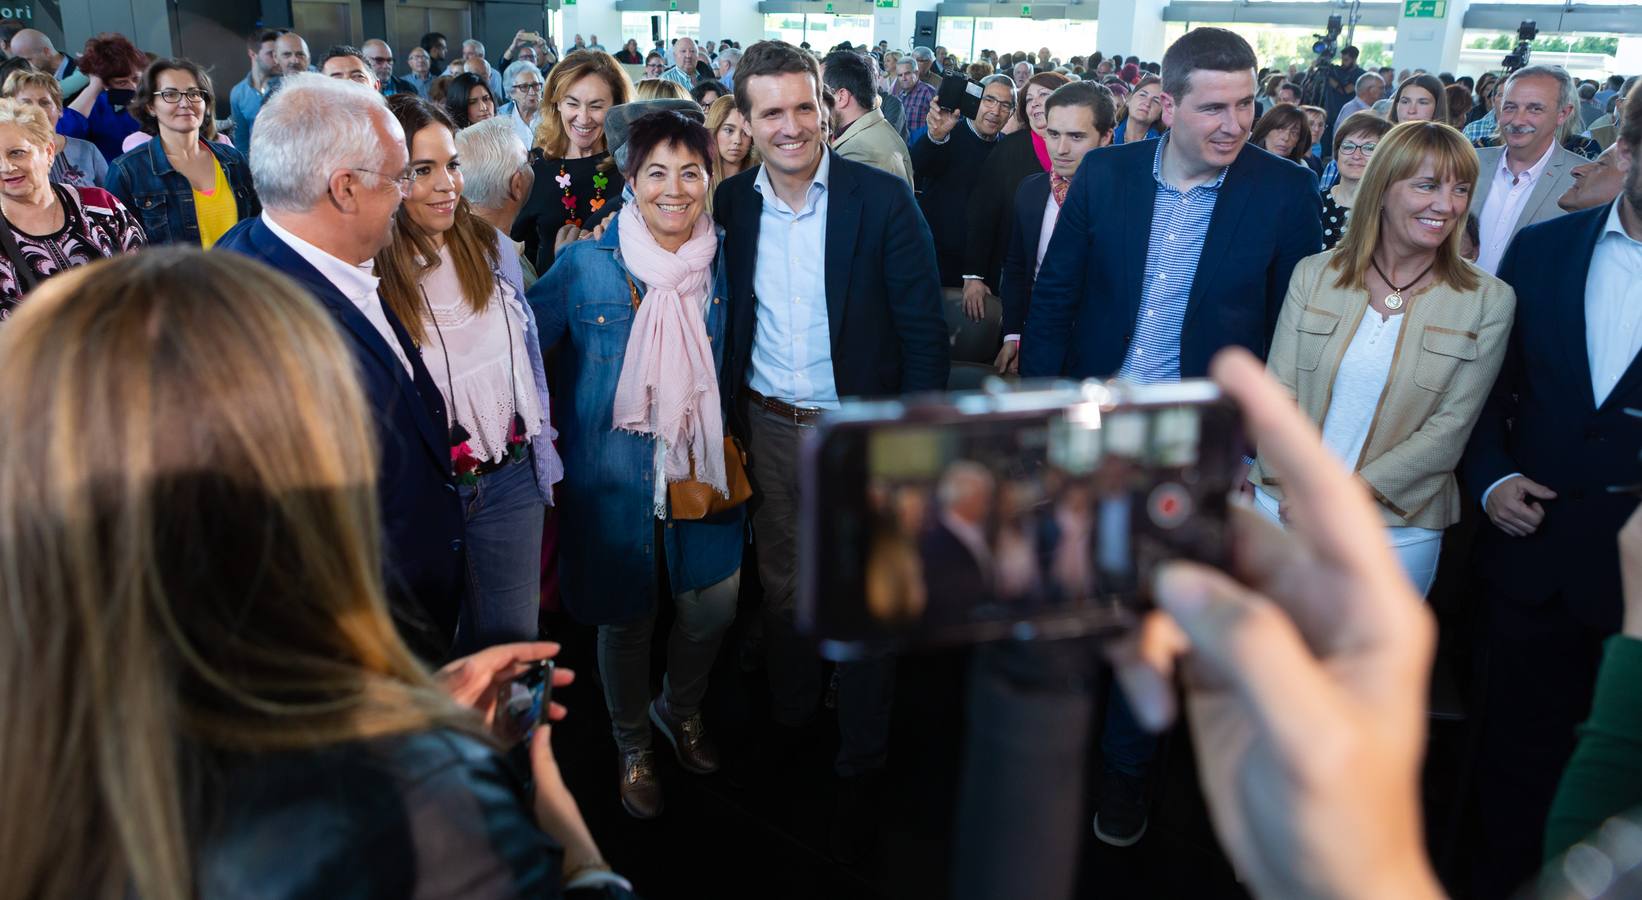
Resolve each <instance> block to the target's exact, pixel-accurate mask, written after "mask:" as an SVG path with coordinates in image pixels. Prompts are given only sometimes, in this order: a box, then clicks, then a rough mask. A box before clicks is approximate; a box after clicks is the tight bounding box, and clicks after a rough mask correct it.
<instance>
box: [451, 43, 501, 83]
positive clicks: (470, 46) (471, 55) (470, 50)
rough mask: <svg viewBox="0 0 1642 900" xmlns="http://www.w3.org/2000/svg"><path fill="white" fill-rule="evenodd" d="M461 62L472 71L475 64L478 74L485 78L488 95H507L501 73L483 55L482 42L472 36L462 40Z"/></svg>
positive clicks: (483, 46)
mask: <svg viewBox="0 0 1642 900" xmlns="http://www.w3.org/2000/svg"><path fill="white" fill-rule="evenodd" d="M462 63H463V65H465V66H466V67H467V70H468V71H469V72H472V71H473V69H474V67H475V66H477V67H478V68H479V69H480V72H479V73H478V74H479V75H480V77H482V78H484V79H485V83H486V85H487V86H488V87H489V88H490V96H492V97H505V96H507V85H505V84H503V83H502V73H500V72H498V71H496V67H495V66H493V65H491V64H490V60H489V59H487V58H486V57H485V45H484V43H483V42H481V41H476V40H474V39H473V38H468V39H467V40H465V41H463V42H462Z"/></svg>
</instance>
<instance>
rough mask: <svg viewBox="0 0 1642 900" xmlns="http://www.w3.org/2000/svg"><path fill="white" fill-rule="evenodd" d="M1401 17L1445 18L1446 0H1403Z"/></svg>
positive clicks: (1446, 11) (1446, 14)
mask: <svg viewBox="0 0 1642 900" xmlns="http://www.w3.org/2000/svg"><path fill="white" fill-rule="evenodd" d="M1403 17H1404V18H1407V19H1444V18H1447V17H1448V0H1403Z"/></svg>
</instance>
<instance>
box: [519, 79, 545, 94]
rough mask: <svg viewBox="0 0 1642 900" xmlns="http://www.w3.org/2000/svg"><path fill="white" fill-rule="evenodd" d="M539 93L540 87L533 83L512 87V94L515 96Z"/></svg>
mask: <svg viewBox="0 0 1642 900" xmlns="http://www.w3.org/2000/svg"><path fill="white" fill-rule="evenodd" d="M541 92H542V86H541V85H540V84H537V83H536V82H534V81H532V82H530V83H529V84H516V85H514V86H513V93H515V94H540V93H541Z"/></svg>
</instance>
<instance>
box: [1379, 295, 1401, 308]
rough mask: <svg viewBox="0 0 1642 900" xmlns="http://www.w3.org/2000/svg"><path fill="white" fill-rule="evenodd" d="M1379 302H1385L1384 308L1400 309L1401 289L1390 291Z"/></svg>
mask: <svg viewBox="0 0 1642 900" xmlns="http://www.w3.org/2000/svg"><path fill="white" fill-rule="evenodd" d="M1380 302H1382V303H1384V304H1385V308H1386V309H1390V310H1398V309H1402V308H1403V295H1402V291H1392V292H1391V293H1390V294H1387V295H1386V298H1385V299H1384V300H1382V301H1380Z"/></svg>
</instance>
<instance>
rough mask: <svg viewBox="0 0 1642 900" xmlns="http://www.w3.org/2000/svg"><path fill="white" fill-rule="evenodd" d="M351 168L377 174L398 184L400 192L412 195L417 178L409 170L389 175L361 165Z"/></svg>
mask: <svg viewBox="0 0 1642 900" xmlns="http://www.w3.org/2000/svg"><path fill="white" fill-rule="evenodd" d="M349 168H350V169H352V170H353V171H355V172H364V173H365V174H367V175H375V176H376V177H378V178H382V179H385V180H387V181H391V182H393V183H394V184H395V185H396V186H398V188H399V193H401V194H404V195H405V196H410V189H411V183H412V182H414V181H415V180H416V178H415V177H414V176H412V175H411V173H410V172H409V171H401V172H400V173H399V174H398V175H389V174H388V173H386V172H378V171H376V170H375V169H365V168H361V167H359V166H349Z"/></svg>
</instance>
